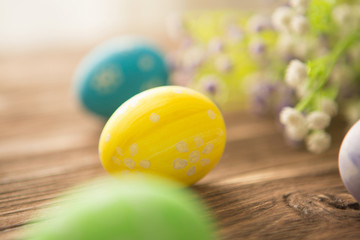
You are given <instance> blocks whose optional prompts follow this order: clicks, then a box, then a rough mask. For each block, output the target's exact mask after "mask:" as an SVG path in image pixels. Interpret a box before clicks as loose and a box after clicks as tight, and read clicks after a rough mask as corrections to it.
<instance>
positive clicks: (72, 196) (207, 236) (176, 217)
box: [22, 176, 218, 240]
mask: <svg viewBox="0 0 360 240" xmlns="http://www.w3.org/2000/svg"><path fill="white" fill-rule="evenodd" d="M55 206H56V208H51V209H47V210H46V211H45V210H44V212H43V214H42V215H44V218H45V219H44V220H45V221H41V220H37V221H36V222H35V223H33V224H31V225H29V226H28V228H29V229H28V233H27V236H26V237H25V238H22V239H26V240H67V239H68V240H122V239H124V240H153V239H154V240H170V239H171V240H185V239H186V240H188V239H194V240H195V239H196V240H215V239H218V238H217V236H216V233H215V231H216V230H215V228H214V225H215V224H214V223H213V221H212V217H211V214H210V213H209V212H208V211H207V210H206V207H205V206H204V205H203V204H202V202H201V200H200V199H199V198H198V197H197V196H196V195H194V194H193V193H192V192H190V191H189V190H188V189H185V188H183V187H182V186H178V185H177V184H175V183H173V182H169V180H167V181H164V180H163V179H154V178H151V177H148V176H146V177H145V178H122V179H115V178H114V179H106V178H105V179H101V180H99V181H95V182H92V183H91V184H86V185H85V186H82V187H81V188H77V189H75V191H73V192H72V193H71V192H70V193H67V194H66V196H64V197H62V198H61V199H58V201H57V204H56V205H55Z"/></svg>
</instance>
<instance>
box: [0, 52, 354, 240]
mask: <svg viewBox="0 0 360 240" xmlns="http://www.w3.org/2000/svg"><path fill="white" fill-rule="evenodd" d="M84 53H85V52H75V53H71V52H66V51H65V52H61V53H42V54H37V55H31V56H20V55H19V56H11V57H0V113H1V114H0V238H1V239H14V238H17V237H19V236H20V235H21V232H22V231H23V229H24V224H25V223H26V222H27V221H28V220H29V219H32V218H34V217H36V215H37V213H38V210H39V209H42V208H46V207H48V206H49V204H50V203H51V200H52V199H53V198H55V197H56V196H58V195H59V194H60V193H61V192H63V191H64V190H66V189H68V188H69V187H72V186H74V185H75V184H77V183H79V182H83V181H85V180H88V179H91V178H94V177H96V176H101V175H106V173H105V171H104V170H103V168H102V167H101V165H100V162H99V159H98V156H97V143H98V138H99V134H100V132H101V129H102V126H103V124H104V122H102V121H101V120H99V119H97V118H95V117H93V116H91V115H89V114H86V113H85V112H83V111H81V110H80V108H79V106H78V104H77V103H76V99H75V98H74V97H73V95H72V92H71V77H72V74H73V72H74V69H75V67H76V65H77V63H78V62H79V60H80V59H81V57H82V56H83V55H84ZM225 117H226V122H227V129H228V140H227V147H226V150H225V153H224V155H223V158H222V160H221V161H220V163H219V164H218V165H217V166H216V168H215V169H214V170H213V171H212V172H211V173H210V174H209V175H208V176H207V177H205V178H204V179H203V180H202V181H201V182H199V183H197V184H196V185H195V186H194V187H193V188H194V189H195V191H197V192H198V193H199V195H200V196H201V197H202V198H203V199H205V201H206V202H207V203H208V205H209V206H210V208H211V209H212V210H213V212H214V213H215V215H216V216H217V219H218V222H219V226H220V232H221V234H222V236H223V238H224V239H293V238H297V239H341V238H343V239H359V238H360V227H359V226H360V211H359V204H357V203H356V202H355V200H354V199H353V198H352V197H351V196H350V195H349V194H348V193H347V191H346V190H345V188H344V186H343V184H342V182H341V180H340V177H339V173H338V168H337V154H338V149H339V145H340V142H341V138H342V136H343V135H344V133H345V128H344V124H341V123H337V124H336V125H335V126H333V129H332V132H333V136H334V139H333V140H334V141H333V147H332V148H331V150H330V151H328V152H326V153H324V154H322V155H314V154H310V153H307V152H305V151H304V150H296V149H293V148H290V147H289V146H287V144H286V143H285V142H284V140H283V138H282V134H281V131H280V129H279V127H278V126H277V124H276V123H275V122H274V121H273V120H270V119H261V118H257V117H255V116H252V115H251V114H248V113H246V112H240V113H226V114H225Z"/></svg>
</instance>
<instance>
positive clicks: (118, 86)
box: [74, 36, 169, 118]
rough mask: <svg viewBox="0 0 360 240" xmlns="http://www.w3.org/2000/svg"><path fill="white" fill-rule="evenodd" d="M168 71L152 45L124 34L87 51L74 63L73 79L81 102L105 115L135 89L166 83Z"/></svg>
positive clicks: (159, 53)
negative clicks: (76, 63)
mask: <svg viewBox="0 0 360 240" xmlns="http://www.w3.org/2000/svg"><path fill="white" fill-rule="evenodd" d="M168 75H169V70H168V67H167V65H166V62H165V59H164V57H163V55H162V53H161V52H160V51H159V50H158V49H157V48H156V47H155V46H153V45H151V44H150V43H148V42H146V41H144V40H142V39H140V38H137V37H130V36H127V37H118V38H114V39H111V40H109V41H107V42H105V43H103V44H101V45H100V46H98V47H97V48H95V49H94V50H93V51H91V52H90V53H89V54H88V55H87V56H86V57H85V58H84V59H83V60H82V62H81V63H80V65H79V66H78V68H77V71H76V74H75V79H74V82H75V85H76V93H77V96H78V98H79V100H80V102H81V103H82V105H83V106H84V107H85V108H86V109H87V110H89V111H90V112H93V113H95V114H97V115H100V116H103V117H105V118H108V117H110V116H111V114H112V113H113V112H114V111H115V110H116V109H117V108H118V107H119V106H120V105H121V104H122V103H124V102H125V101H126V100H128V99H129V98H131V97H132V96H134V95H136V94H137V93H139V92H142V91H144V90H146V89H149V88H152V87H157V86H162V85H167V84H168Z"/></svg>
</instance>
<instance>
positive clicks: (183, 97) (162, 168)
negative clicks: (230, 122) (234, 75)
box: [99, 86, 225, 185]
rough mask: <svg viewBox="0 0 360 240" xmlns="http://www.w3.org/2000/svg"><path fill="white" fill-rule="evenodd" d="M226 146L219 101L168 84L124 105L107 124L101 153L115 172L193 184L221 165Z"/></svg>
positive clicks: (108, 167) (104, 164)
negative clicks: (166, 178) (154, 176)
mask: <svg viewBox="0 0 360 240" xmlns="http://www.w3.org/2000/svg"><path fill="white" fill-rule="evenodd" d="M224 147H225V124H224V120H223V117H222V115H221V112H220V111H219V109H218V108H217V107H216V105H215V104H214V103H213V102H212V101H211V100H209V98H207V97H205V96H204V95H202V94H201V93H199V92H196V91H194V90H192V89H188V88H184V87H178V86H167V87H158V88H153V89H150V90H147V91H145V92H142V93H140V94H138V95H136V96H135V97H133V98H131V99H130V100H128V101H127V102H125V103H124V104H123V105H122V106H121V107H119V109H117V110H116V112H115V113H114V114H113V115H112V116H111V118H110V119H109V120H108V122H107V123H106V125H105V127H104V129H103V132H102V134H101V137H100V143H99V154H100V159H101V162H102V165H103V166H104V168H105V169H106V170H107V171H108V172H109V173H118V172H122V173H127V172H145V173H153V174H158V175H162V176H166V177H169V178H173V179H176V180H178V181H180V182H182V183H184V184H186V185H190V184H193V183H195V182H196V181H198V180H200V179H201V178H202V177H204V176H205V175H206V174H207V173H208V172H209V171H210V170H211V169H212V168H213V167H214V166H215V165H216V164H217V162H218V161H219V159H220V157H221V155H222V153H223V150H224Z"/></svg>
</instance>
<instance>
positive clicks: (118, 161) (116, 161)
mask: <svg viewBox="0 0 360 240" xmlns="http://www.w3.org/2000/svg"><path fill="white" fill-rule="evenodd" d="M112 160H113V162H114V163H115V164H116V165H121V160H120V159H118V158H117V157H115V156H113V157H112Z"/></svg>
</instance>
